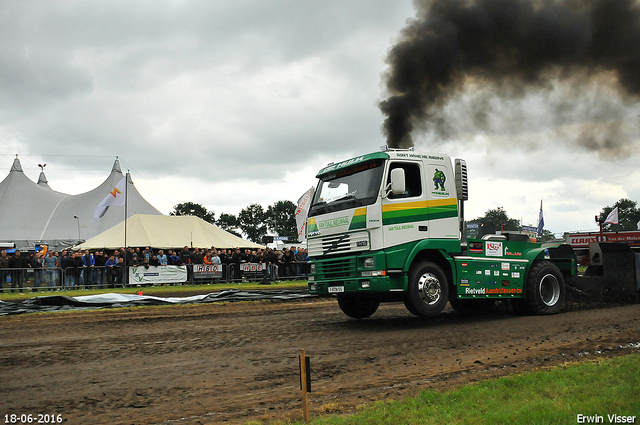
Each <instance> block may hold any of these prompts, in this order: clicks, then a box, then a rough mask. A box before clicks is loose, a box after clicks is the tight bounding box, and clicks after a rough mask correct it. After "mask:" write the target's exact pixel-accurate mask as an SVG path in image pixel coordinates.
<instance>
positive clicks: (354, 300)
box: [338, 294, 380, 319]
mask: <svg viewBox="0 0 640 425" xmlns="http://www.w3.org/2000/svg"><path fill="white" fill-rule="evenodd" d="M338 305H339V306H340V309H341V310H342V312H343V313H344V314H346V315H347V316H349V317H353V318H354V319H365V318H367V317H369V316H371V315H372V314H373V313H375V312H376V310H377V309H378V306H379V305H380V300H379V299H378V298H376V297H372V296H361V295H345V294H338Z"/></svg>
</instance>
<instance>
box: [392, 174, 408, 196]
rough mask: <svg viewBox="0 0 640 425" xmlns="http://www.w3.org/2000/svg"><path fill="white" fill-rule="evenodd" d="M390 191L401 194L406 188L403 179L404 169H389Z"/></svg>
mask: <svg viewBox="0 0 640 425" xmlns="http://www.w3.org/2000/svg"><path fill="white" fill-rule="evenodd" d="M390 189H391V193H393V194H394V195H401V194H403V193H404V191H405V190H406V185H405V180H404V169H402V168H394V169H393V170H391V188H390Z"/></svg>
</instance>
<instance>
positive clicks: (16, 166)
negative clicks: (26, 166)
mask: <svg viewBox="0 0 640 425" xmlns="http://www.w3.org/2000/svg"><path fill="white" fill-rule="evenodd" d="M11 171H18V172H20V173H23V172H24V171H22V164H20V160H19V159H18V155H16V159H14V160H13V165H12V166H11Z"/></svg>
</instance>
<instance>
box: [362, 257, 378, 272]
mask: <svg viewBox="0 0 640 425" xmlns="http://www.w3.org/2000/svg"><path fill="white" fill-rule="evenodd" d="M374 264H375V262H374V261H373V257H367V258H365V259H364V267H365V269H372V268H373V266H374Z"/></svg>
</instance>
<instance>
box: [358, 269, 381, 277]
mask: <svg viewBox="0 0 640 425" xmlns="http://www.w3.org/2000/svg"><path fill="white" fill-rule="evenodd" d="M386 275H387V272H386V271H384V270H366V271H363V272H362V277H376V276H386Z"/></svg>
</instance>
